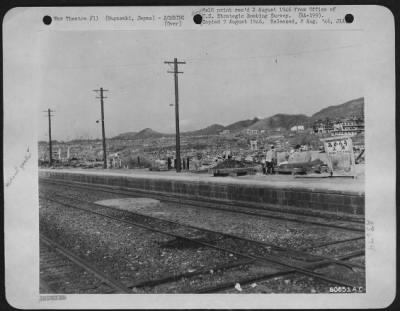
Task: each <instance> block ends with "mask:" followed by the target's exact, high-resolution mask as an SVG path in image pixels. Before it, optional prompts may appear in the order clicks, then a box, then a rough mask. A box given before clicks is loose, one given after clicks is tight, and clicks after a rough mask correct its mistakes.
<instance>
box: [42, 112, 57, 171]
mask: <svg viewBox="0 0 400 311" xmlns="http://www.w3.org/2000/svg"><path fill="white" fill-rule="evenodd" d="M43 112H47V117H48V118H49V166H52V165H53V146H52V143H51V117H53V116H54V115H52V114H51V113H52V112H54V110H51V109H50V108H49V109H47V110H44V111H43Z"/></svg>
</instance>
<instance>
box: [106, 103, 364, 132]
mask: <svg viewBox="0 0 400 311" xmlns="http://www.w3.org/2000/svg"><path fill="white" fill-rule="evenodd" d="M354 116H356V117H359V116H364V98H363V97H361V98H357V99H353V100H350V101H347V102H345V103H343V104H340V105H336V106H329V107H326V108H324V109H321V110H320V111H318V112H316V113H315V114H313V115H312V116H311V117H308V116H306V115H304V114H294V115H293V114H281V113H279V114H276V115H273V116H271V117H267V118H263V119H262V118H253V119H248V120H241V121H237V122H234V123H232V124H229V125H227V126H223V125H221V124H213V125H210V126H208V127H205V128H203V129H200V130H195V131H188V132H181V135H182V136H202V135H218V134H219V133H221V132H222V131H223V130H229V131H230V132H240V131H243V130H245V129H252V130H273V129H277V128H281V129H286V130H290V128H291V127H293V126H295V125H304V126H305V127H310V126H311V125H312V123H313V122H315V121H316V120H319V119H325V118H329V119H336V118H350V117H354ZM173 135H175V134H165V133H160V132H157V131H154V130H152V129H150V128H146V129H143V130H141V131H140V132H127V133H122V134H119V135H117V136H115V137H113V138H112V139H146V138H160V137H170V136H173Z"/></svg>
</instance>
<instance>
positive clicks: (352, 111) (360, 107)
mask: <svg viewBox="0 0 400 311" xmlns="http://www.w3.org/2000/svg"><path fill="white" fill-rule="evenodd" d="M353 116H364V97H361V98H357V99H353V100H350V101H348V102H345V103H344V104H341V105H337V106H329V107H327V108H324V109H322V110H320V111H318V112H317V113H314V114H313V115H312V116H311V119H312V120H318V119H325V118H329V119H335V118H343V117H345V118H349V117H353Z"/></svg>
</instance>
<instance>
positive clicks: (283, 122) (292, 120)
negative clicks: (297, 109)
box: [248, 114, 309, 130]
mask: <svg viewBox="0 0 400 311" xmlns="http://www.w3.org/2000/svg"><path fill="white" fill-rule="evenodd" d="M308 122H309V117H307V116H306V115H304V114H293V115H292V114H276V115H274V116H272V117H269V118H265V119H261V120H259V121H257V122H256V123H254V124H253V125H251V126H250V127H248V128H249V129H252V130H271V129H275V128H284V129H290V128H291V127H292V126H294V125H304V124H306V123H308Z"/></svg>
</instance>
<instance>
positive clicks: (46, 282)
mask: <svg viewBox="0 0 400 311" xmlns="http://www.w3.org/2000/svg"><path fill="white" fill-rule="evenodd" d="M40 270H41V274H40V282H41V287H42V289H43V290H44V291H45V292H47V293H50V292H52V293H54V291H57V289H58V288H60V287H61V286H63V284H62V283H63V281H64V284H68V283H71V281H72V282H73V281H74V280H71V278H73V277H72V276H71V275H73V274H75V278H79V281H78V283H79V285H78V286H76V282H75V284H74V287H73V288H72V290H73V291H79V292H80V293H97V292H99V293H115V294H118V293H132V290H131V289H129V288H128V287H126V286H125V285H124V284H122V283H120V282H118V281H116V280H114V279H113V278H112V277H110V276H108V275H105V274H104V273H103V272H101V271H100V270H99V269H98V268H96V267H94V266H93V264H91V263H89V262H87V261H85V260H83V259H82V258H80V257H78V256H76V255H75V254H74V253H73V252H71V251H69V250H68V249H66V248H65V247H63V246H61V245H60V244H58V243H57V242H55V241H53V240H52V239H50V238H49V237H47V236H46V235H44V234H40ZM66 280H68V281H66ZM64 290H65V289H64ZM66 290H67V291H68V289H66ZM64 293H65V292H64Z"/></svg>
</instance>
